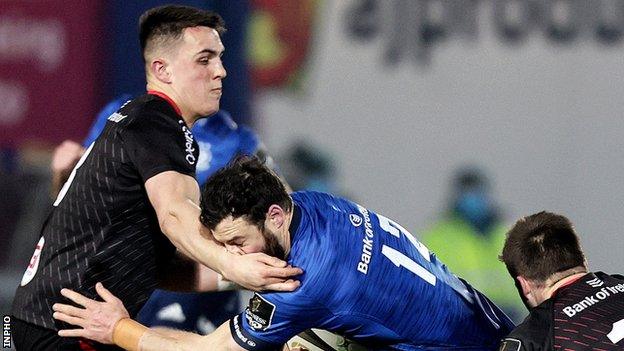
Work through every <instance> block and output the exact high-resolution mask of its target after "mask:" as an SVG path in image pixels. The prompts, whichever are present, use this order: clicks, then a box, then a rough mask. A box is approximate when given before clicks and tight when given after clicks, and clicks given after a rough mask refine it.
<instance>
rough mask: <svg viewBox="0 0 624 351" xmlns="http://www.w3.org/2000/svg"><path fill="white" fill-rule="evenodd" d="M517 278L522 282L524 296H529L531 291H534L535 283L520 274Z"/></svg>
mask: <svg viewBox="0 0 624 351" xmlns="http://www.w3.org/2000/svg"><path fill="white" fill-rule="evenodd" d="M516 279H517V280H518V282H519V283H520V286H521V287H522V294H523V295H524V296H527V295H529V294H530V293H531V291H533V284H531V282H530V281H529V280H528V279H526V278H525V277H523V276H521V275H519V276H517V277H516Z"/></svg>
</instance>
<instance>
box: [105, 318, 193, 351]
mask: <svg viewBox="0 0 624 351" xmlns="http://www.w3.org/2000/svg"><path fill="white" fill-rule="evenodd" d="M112 339H113V342H114V343H115V345H117V346H119V347H121V348H124V349H126V350H129V351H150V350H194V349H197V346H198V342H199V341H201V336H200V335H197V334H192V333H188V332H184V331H180V330H173V329H162V328H159V329H149V328H147V327H146V326H144V325H142V324H140V323H138V322H136V321H134V320H131V319H129V318H125V319H122V320H120V321H119V322H118V323H117V324H116V325H115V329H114V331H113V337H112Z"/></svg>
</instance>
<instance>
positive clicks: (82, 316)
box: [52, 283, 130, 344]
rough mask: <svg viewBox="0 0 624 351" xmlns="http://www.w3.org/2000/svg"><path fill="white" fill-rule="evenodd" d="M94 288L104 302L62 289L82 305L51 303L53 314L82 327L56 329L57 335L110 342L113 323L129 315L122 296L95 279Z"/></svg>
mask: <svg viewBox="0 0 624 351" xmlns="http://www.w3.org/2000/svg"><path fill="white" fill-rule="evenodd" d="M95 290H96V291H97V293H98V295H100V297H101V298H102V299H103V300H104V301H103V302H100V301H96V300H92V299H89V298H87V297H85V296H83V295H81V294H79V293H77V292H75V291H73V290H70V289H63V290H61V294H62V295H63V296H65V297H66V298H68V299H70V300H71V301H73V302H74V303H76V304H78V305H80V306H82V307H84V308H80V307H76V306H72V305H66V304H62V303H56V304H54V305H53V306H52V309H53V310H54V311H55V312H54V314H53V315H52V316H53V317H54V318H56V319H58V320H60V321H63V322H66V323H69V324H73V325H77V326H79V327H82V329H63V330H59V332H58V335H59V336H65V337H82V338H87V339H91V340H95V341H97V342H99V343H102V344H112V343H113V330H114V329H115V324H117V322H118V321H119V320H120V319H122V318H129V317H130V316H129V315H128V311H127V310H126V308H125V307H124V305H123V303H122V302H121V300H119V299H118V298H117V297H115V295H113V294H111V292H110V291H108V290H107V289H106V288H104V286H103V285H102V283H97V284H96V285H95Z"/></svg>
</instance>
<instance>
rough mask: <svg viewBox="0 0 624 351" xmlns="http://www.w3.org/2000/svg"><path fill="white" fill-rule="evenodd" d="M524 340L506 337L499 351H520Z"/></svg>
mask: <svg viewBox="0 0 624 351" xmlns="http://www.w3.org/2000/svg"><path fill="white" fill-rule="evenodd" d="M520 346H522V342H521V341H520V340H518V339H512V338H505V339H503V341H501V344H500V348H499V349H498V351H519V350H520Z"/></svg>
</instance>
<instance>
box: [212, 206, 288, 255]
mask: <svg viewBox="0 0 624 351" xmlns="http://www.w3.org/2000/svg"><path fill="white" fill-rule="evenodd" d="M212 234H213V236H214V238H215V240H217V241H218V242H220V243H222V244H223V245H224V246H225V248H226V249H227V250H228V251H229V252H230V253H234V254H249V253H256V252H263V253H265V254H267V255H269V256H273V257H277V258H279V259H286V257H285V256H286V254H285V251H284V248H283V247H282V245H280V243H279V241H278V238H277V234H276V233H274V232H272V231H271V230H269V229H268V228H267V227H266V226H265V227H264V228H262V229H261V228H258V227H257V226H256V225H253V224H251V223H250V222H249V221H248V220H246V219H244V218H242V217H239V218H236V219H233V218H232V216H230V217H227V218H225V219H224V220H222V221H221V222H220V223H219V224H217V226H216V227H215V229H214V230H213V231H212Z"/></svg>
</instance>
